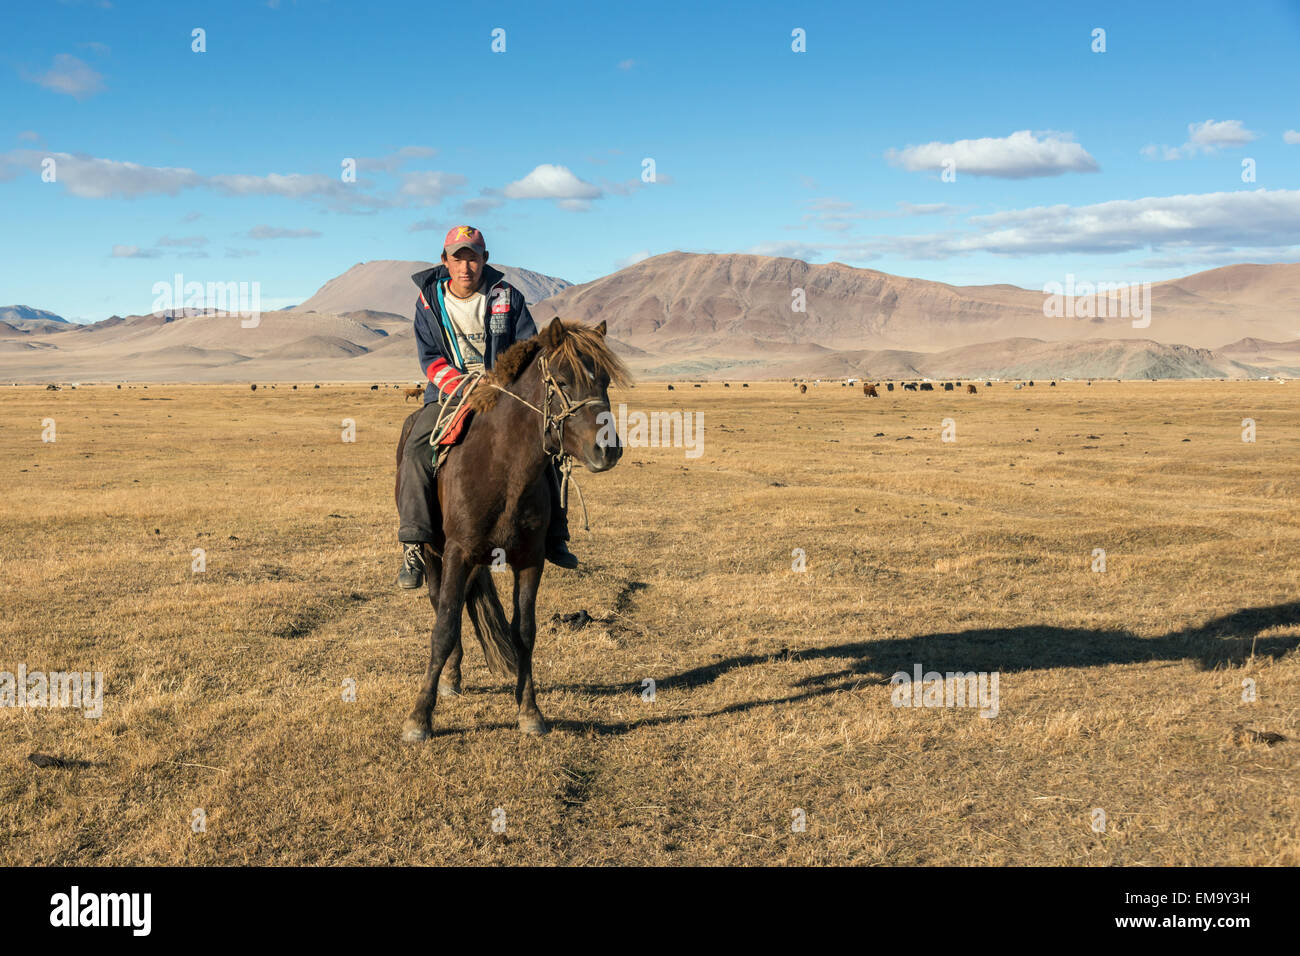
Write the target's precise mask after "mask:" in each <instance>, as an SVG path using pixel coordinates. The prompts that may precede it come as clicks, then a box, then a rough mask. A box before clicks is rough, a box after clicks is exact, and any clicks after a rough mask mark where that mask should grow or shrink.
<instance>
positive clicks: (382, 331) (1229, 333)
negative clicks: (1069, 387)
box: [0, 252, 1300, 382]
mask: <svg viewBox="0 0 1300 956" xmlns="http://www.w3.org/2000/svg"><path fill="white" fill-rule="evenodd" d="M421 265H423V264H422V263H419V262H397V261H391V260H390V261H381V262H374V263H366V264H364V265H362V266H357V267H354V268H353V269H350V270H348V272H346V273H344V274H343V275H342V276H339V277H338V278H336V279H333V280H331V281H330V282H327V283H326V284H325V285H324V286H323V287H322V288H321V290H320V292H318V293H317V295H315V296H313V297H312V298H311V299H309V300H308V301H307V302H304V303H303V304H302V305H301V306H298V307H296V308H292V309H284V310H278V311H274V312H267V313H264V314H263V315H262V316H261V319H260V322H259V324H258V325H257V326H256V327H255V328H251V329H246V328H243V326H242V323H241V320H240V318H239V317H238V316H222V315H214V314H204V315H190V316H185V315H181V316H168V315H138V316H126V317H121V316H113V317H112V318H110V319H105V320H104V321H102V322H97V323H94V324H92V325H68V324H65V325H63V326H62V327H61V328H57V327H54V326H53V324H51V327H49V328H48V329H42V331H41V332H40V333H39V334H34V333H33V332H32V331H31V330H28V329H25V328H23V327H22V326H21V325H19V324H17V323H0V380H8V381H24V382H42V381H59V380H61V381H123V380H162V381H203V382H219V381H239V382H247V381H268V380H276V379H280V380H286V381H310V380H313V379H315V380H326V381H393V382H397V381H410V382H414V381H418V380H419V379H420V369H419V365H418V362H417V359H416V354H415V341H414V334H413V330H412V325H411V318H410V314H409V309H408V308H407V305H406V302H407V300H408V299H409V298H411V295H412V292H413V287H412V286H411V282H410V274H411V273H412V272H414V271H417V270H418V268H419V267H420V266H421ZM551 281H556V282H558V281H559V280H551ZM796 289H801V290H803V295H804V297H805V302H806V311H802V312H796V311H793V310H792V309H791V302H792V301H793V296H794V290H796ZM1043 303H1044V295H1043V293H1041V292H1036V291H1032V290H1027V289H1021V288H1018V287H1016V286H1011V285H984V286H952V285H946V284H944V283H938V282H928V281H926V280H923V279H909V278H905V277H900V276H892V275H889V274H887V273H883V272H877V271H874V270H870V269H853V268H850V267H848V266H845V265H841V264H839V263H832V264H830V265H809V264H808V263H805V262H801V261H799V260H795V259H777V258H770V257H763V256H749V255H690V254H686V253H680V252H675V253H669V254H667V255H663V256H656V257H655V258H653V259H647V260H645V261H644V262H641V263H638V264H636V265H634V266H631V267H629V268H627V269H624V270H622V271H620V272H617V273H615V274H613V275H610V276H606V277H604V278H602V279H597V280H596V281H594V282H589V283H586V284H584V285H580V286H572V287H567V288H563V289H561V290H560V291H559V292H558V293H556V294H554V295H552V296H551V297H550V298H547V299H545V300H543V301H541V302H538V303H536V304H535V305H533V307H532V310H533V315H534V317H535V318H536V319H537V321H538V323H539V324H541V323H543V322H545V321H547V320H548V319H549V318H550V317H551V316H554V315H556V314H563V315H564V316H565V317H566V318H579V319H584V320H586V321H590V322H594V321H599V320H601V319H604V320H606V321H608V323H609V329H610V337H611V339H612V341H613V343H614V347H615V349H616V350H617V351H618V352H619V353H620V354H622V355H623V356H624V358H625V359H626V360H627V361H628V363H629V365H631V367H632V368H633V370H634V371H635V372H636V373H637V374H638V376H640V377H642V378H713V379H721V378H739V377H743V378H750V379H761V378H786V377H790V376H802V377H822V378H830V377H835V376H845V377H847V376H853V377H862V378H873V379H878V378H886V377H892V378H918V377H931V378H937V377H975V376H979V377H999V378H1019V377H1033V378H1043V377H1053V376H1055V377H1075V378H1085V377H1093V378H1115V377H1124V378H1149V377H1156V378H1166V377H1172V378H1221V377H1232V378H1239V377H1257V376H1259V375H1262V374H1282V375H1284V376H1285V377H1292V376H1296V377H1300V339H1298V338H1297V336H1298V335H1300V329H1292V328H1291V327H1292V326H1294V325H1300V322H1297V321H1296V320H1295V318H1294V317H1295V316H1296V315H1297V314H1298V313H1300V264H1287V265H1271V266H1258V265H1241V266H1229V267H1227V268H1223V269H1215V270H1212V271H1210V272H1202V273H1198V274H1197V275H1193V276H1187V277H1185V278H1183V279H1175V280H1170V281H1168V282H1162V283H1157V284H1155V285H1154V286H1153V287H1152V303H1153V304H1152V320H1151V323H1150V325H1149V326H1148V327H1146V328H1142V329H1134V328H1133V327H1132V321H1131V319H1129V318H1093V317H1085V318H1073V317H1072V318H1046V317H1044V314H1043V311H1044V309H1043ZM327 304H328V305H329V306H330V308H329V310H326V309H325V305H327ZM1223 342H1230V343H1231V344H1230V345H1226V346H1222V347H1220V348H1213V349H1212V347H1213V346H1218V345H1219V344H1220V343H1223Z"/></svg>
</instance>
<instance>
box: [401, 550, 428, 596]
mask: <svg viewBox="0 0 1300 956" xmlns="http://www.w3.org/2000/svg"><path fill="white" fill-rule="evenodd" d="M402 548H403V550H404V551H405V554H404V555H403V557H402V570H401V572H400V573H399V574H398V575H397V583H398V585H399V586H400V587H404V588H408V589H409V588H418V587H420V586H421V585H422V584H424V554H423V550H424V545H422V544H420V543H419V542H415V541H403V542H402Z"/></svg>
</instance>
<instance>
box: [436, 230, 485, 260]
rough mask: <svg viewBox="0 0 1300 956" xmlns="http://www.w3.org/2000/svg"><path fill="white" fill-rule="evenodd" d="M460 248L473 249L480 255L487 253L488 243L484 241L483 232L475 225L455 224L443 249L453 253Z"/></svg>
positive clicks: (448, 253) (449, 253) (444, 242)
mask: <svg viewBox="0 0 1300 956" xmlns="http://www.w3.org/2000/svg"><path fill="white" fill-rule="evenodd" d="M460 249H473V250H474V251H475V252H477V253H478V254H479V255H484V254H486V253H487V245H486V244H485V243H484V242H483V233H481V232H479V231H478V230H477V229H475V228H474V227H473V226H453V227H452V229H451V231H450V232H448V233H447V238H446V239H444V240H443V243H442V251H443V252H445V253H447V255H451V254H452V253H454V252H456V251H457V250H460Z"/></svg>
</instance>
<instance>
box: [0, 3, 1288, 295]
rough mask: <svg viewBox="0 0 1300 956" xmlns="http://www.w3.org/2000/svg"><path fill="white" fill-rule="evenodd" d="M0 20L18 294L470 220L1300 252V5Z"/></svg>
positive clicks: (796, 239) (601, 256)
mask: <svg viewBox="0 0 1300 956" xmlns="http://www.w3.org/2000/svg"><path fill="white" fill-rule="evenodd" d="M6 21H7V24H6V25H7V27H8V29H6V30H5V31H4V35H3V37H2V38H0V117H2V118H3V122H0V209H3V213H4V215H3V219H4V222H5V228H4V230H3V231H0V256H2V257H3V262H4V269H3V273H0V305H2V304H11V303H21V304H25V305H31V306H35V307H38V308H44V309H50V310H52V311H55V312H57V313H59V314H61V315H64V316H66V317H68V318H73V319H76V320H96V319H101V318H105V317H107V316H108V315H110V314H113V313H120V314H128V313H139V312H145V311H148V310H149V308H150V306H151V302H152V299H153V297H152V295H151V289H152V286H153V284H154V283H155V282H158V281H170V279H171V277H172V276H173V274H174V273H176V272H181V273H183V274H184V275H185V278H186V279H187V280H198V281H203V282H206V281H221V282H228V281H250V282H251V281H257V282H260V284H261V290H262V303H263V307H264V308H275V307H278V306H281V305H288V304H292V303H296V302H299V301H302V300H303V299H305V298H306V297H307V296H309V295H310V294H311V293H312V292H314V291H315V290H316V289H317V288H318V287H319V286H320V285H321V284H322V283H323V282H325V281H326V280H328V279H329V278H331V277H333V276H335V275H337V274H339V273H340V272H343V271H344V270H346V269H347V268H349V267H351V266H352V265H354V264H355V263H357V262H362V261H366V260H370V259H433V258H436V256H437V254H438V252H439V251H440V245H441V239H442V236H443V234H444V233H445V231H446V229H447V228H448V227H450V226H451V225H454V224H457V223H460V222H469V223H472V224H474V225H478V226H479V227H480V228H482V229H483V231H484V233H485V235H486V237H487V240H488V245H489V248H490V250H491V253H492V257H493V259H494V260H496V261H499V262H503V263H507V264H510V265H515V266H522V267H525V268H530V269H534V270H536V271H539V272H544V273H547V274H550V275H555V276H560V277H562V278H565V279H568V280H570V281H573V282H584V281H589V280H591V279H594V278H598V277H599V276H602V275H606V274H608V273H610V272H613V271H615V270H616V269H618V268H620V267H622V266H623V265H626V264H627V263H629V262H631V261H635V260H636V259H637V258H640V257H644V256H646V255H655V254H659V253H662V252H668V251H672V250H674V249H680V250H684V251H690V252H754V253H762V254H768V255H792V256H797V257H799V258H804V259H807V260H808V261H812V262H830V261H841V262H846V263H848V264H850V265H855V266H863V267H868V268H874V269H880V270H883V271H886V272H892V273H896V274H900V275H909V276H919V277H921V278H926V279H935V280H940V281H945V282H952V283H955V284H974V283H993V282H1011V283H1014V284H1017V285H1022V286H1025V287H1029V288H1041V287H1042V285H1043V284H1044V283H1045V282H1048V281H1063V280H1064V278H1065V276H1066V274H1067V273H1073V274H1075V275H1076V276H1078V277H1079V278H1080V279H1087V280H1090V281H1101V280H1105V281H1137V280H1147V279H1162V278H1169V277H1172V276H1177V275H1184V274H1187V273H1190V272H1196V271H1199V270H1201V269H1205V268H1212V267H1214V266H1218V265H1224V264H1228V263H1232V262H1241V261H1253V262H1276V261H1297V260H1300V175H1298V173H1300V96H1298V94H1300V68H1298V67H1297V64H1300V3H1298V2H1289V3H1282V2H1259V3H1249V2H1248V3H1242V4H1235V5H1231V6H1228V5H1224V4H1222V3H1197V2H1192V3H1180V4H1177V5H1174V4H1168V5H1166V4H1153V5H1144V4H1134V3H1122V4H1090V5H1088V6H1087V7H1086V8H1085V7H1083V6H1079V7H1078V8H1074V7H1073V5H1057V4H1037V3H1008V4H1001V5H997V6H996V8H994V9H990V8H989V7H988V5H985V4H950V5H949V4H943V3H926V4H890V5H877V4H870V5H868V4H860V3H852V4H847V3H846V4H826V5H814V4H806V3H757V4H750V5H746V7H745V12H743V13H742V12H739V10H738V9H734V10H733V9H715V8H711V7H709V6H704V5H697V4H695V3H677V2H655V3H652V4H608V3H602V4H590V5H585V4H574V3H566V4H562V5H555V6H551V5H547V4H506V3H499V2H498V3H492V4H486V3H484V4H477V5H471V4H463V5H439V4H434V5H431V4H428V3H409V4H408V3H392V4H383V3H376V4H373V5H372V4H353V3H337V2H336V3H324V2H315V0H301V2H296V3H295V2H292V0H279V2H278V3H276V2H272V3H266V2H262V3H251V2H249V3H239V2H235V3H212V4H187V3H184V2H169V3H127V2H124V0H123V2H119V0H93V2H73V0H68V2H37V3H31V4H22V5H13V6H11V7H10V8H9V9H8V10H7V11H6ZM194 28H202V29H203V30H205V31H206V37H205V39H206V52H202V53H197V52H193V51H192V49H191V47H192V43H193V40H192V33H191V31H192V30H193V29H194ZM496 28H502V29H504V30H505V52H500V53H498V52H493V50H492V43H493V36H492V31H493V30H494V29H496ZM1096 28H1102V29H1104V30H1105V45H1106V50H1105V52H1104V53H1099V52H1093V50H1092V46H1093V44H1094V40H1093V31H1094V29H1096ZM795 29H801V30H803V31H804V32H805V36H806V51H805V52H795V51H794V50H792V44H793V43H794V40H793V39H792V31H793V30H795ZM1288 140H1293V142H1289V141H1288ZM47 158H53V159H54V161H55V162H54V170H55V181H54V182H44V181H42V175H41V171H42V165H41V164H42V161H43V160H45V159H47ZM348 158H351V159H354V160H356V161H357V165H358V171H357V176H356V182H351V183H345V182H343V179H342V176H341V173H342V164H343V162H344V160H345V159H348ZM646 158H651V159H653V160H654V164H655V174H656V181H655V182H653V183H646V182H643V178H642V171H643V160H645V159H646ZM1244 159H1251V160H1254V166H1255V170H1254V171H1255V179H1254V181H1253V182H1244V181H1243V179H1242V175H1243V168H1242V161H1243V160H1244ZM949 161H951V162H952V164H953V166H952V168H953V169H954V170H955V174H956V175H955V179H953V180H952V181H945V179H944V177H943V175H942V169H943V165H944V163H945V162H949Z"/></svg>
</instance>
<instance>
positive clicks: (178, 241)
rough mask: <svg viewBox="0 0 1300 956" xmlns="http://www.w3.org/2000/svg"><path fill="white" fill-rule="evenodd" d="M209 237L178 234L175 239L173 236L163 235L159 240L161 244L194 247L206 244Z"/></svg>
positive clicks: (158, 243)
mask: <svg viewBox="0 0 1300 956" xmlns="http://www.w3.org/2000/svg"><path fill="white" fill-rule="evenodd" d="M207 244H208V239H207V237H206V236H178V237H177V238H175V239H173V238H172V237H171V236H163V237H162V238H161V239H159V240H158V242H157V245H160V246H180V247H183V248H191V249H192V248H194V247H196V246H206V245H207Z"/></svg>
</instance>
